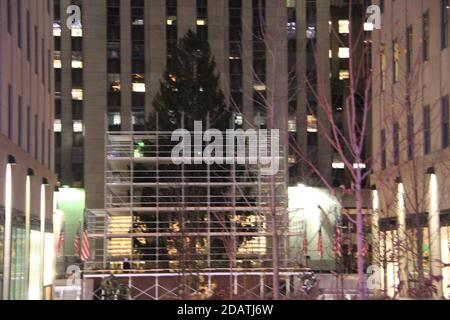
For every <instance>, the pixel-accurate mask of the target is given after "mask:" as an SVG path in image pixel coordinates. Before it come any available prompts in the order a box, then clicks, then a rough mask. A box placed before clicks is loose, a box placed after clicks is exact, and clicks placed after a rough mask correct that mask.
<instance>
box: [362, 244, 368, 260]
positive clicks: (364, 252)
mask: <svg viewBox="0 0 450 320" xmlns="http://www.w3.org/2000/svg"><path fill="white" fill-rule="evenodd" d="M362 254H363V257H364V258H367V256H368V255H369V242H368V241H367V240H364V244H363V250H362Z"/></svg>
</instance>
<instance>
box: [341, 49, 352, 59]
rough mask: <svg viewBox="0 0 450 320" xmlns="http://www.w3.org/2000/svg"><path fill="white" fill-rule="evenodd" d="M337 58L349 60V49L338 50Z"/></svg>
mask: <svg viewBox="0 0 450 320" xmlns="http://www.w3.org/2000/svg"><path fill="white" fill-rule="evenodd" d="M339 58H341V59H348V58H350V49H349V48H339Z"/></svg>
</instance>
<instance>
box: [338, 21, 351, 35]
mask: <svg viewBox="0 0 450 320" xmlns="http://www.w3.org/2000/svg"><path fill="white" fill-rule="evenodd" d="M338 25H339V33H341V34H346V33H350V21H348V20H339V21H338Z"/></svg>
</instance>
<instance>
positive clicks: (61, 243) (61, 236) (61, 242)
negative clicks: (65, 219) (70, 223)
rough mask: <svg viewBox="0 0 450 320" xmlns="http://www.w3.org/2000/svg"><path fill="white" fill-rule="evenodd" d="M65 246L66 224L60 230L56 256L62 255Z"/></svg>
mask: <svg viewBox="0 0 450 320" xmlns="http://www.w3.org/2000/svg"><path fill="white" fill-rule="evenodd" d="M63 246H64V224H63V225H62V227H61V231H59V238H58V242H57V244H56V256H57V257H61V256H62V248H63Z"/></svg>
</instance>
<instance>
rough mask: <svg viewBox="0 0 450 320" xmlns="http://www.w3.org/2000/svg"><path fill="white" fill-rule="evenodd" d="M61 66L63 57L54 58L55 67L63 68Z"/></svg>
mask: <svg viewBox="0 0 450 320" xmlns="http://www.w3.org/2000/svg"><path fill="white" fill-rule="evenodd" d="M61 67H62V62H61V59H55V60H53V68H55V69H61Z"/></svg>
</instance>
